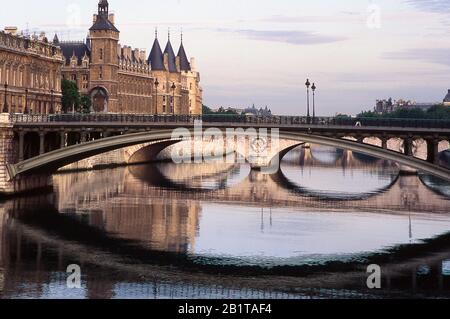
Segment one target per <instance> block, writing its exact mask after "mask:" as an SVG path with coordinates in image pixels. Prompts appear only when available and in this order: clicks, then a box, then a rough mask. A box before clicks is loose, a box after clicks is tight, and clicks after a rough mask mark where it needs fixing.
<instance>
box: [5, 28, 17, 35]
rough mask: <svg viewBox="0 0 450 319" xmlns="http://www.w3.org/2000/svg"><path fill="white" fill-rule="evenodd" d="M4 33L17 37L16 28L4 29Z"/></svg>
mask: <svg viewBox="0 0 450 319" xmlns="http://www.w3.org/2000/svg"><path fill="white" fill-rule="evenodd" d="M5 33H7V34H11V35H17V27H5Z"/></svg>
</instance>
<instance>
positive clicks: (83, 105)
mask: <svg viewBox="0 0 450 319" xmlns="http://www.w3.org/2000/svg"><path fill="white" fill-rule="evenodd" d="M91 106H92V101H91V98H90V96H89V95H82V96H81V98H80V112H81V113H84V114H89V113H91Z"/></svg>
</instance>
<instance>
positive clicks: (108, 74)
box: [53, 0, 202, 114]
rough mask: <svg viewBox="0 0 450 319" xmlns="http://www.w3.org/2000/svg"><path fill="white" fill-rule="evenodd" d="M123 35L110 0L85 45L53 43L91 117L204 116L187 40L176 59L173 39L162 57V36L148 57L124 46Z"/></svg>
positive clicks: (95, 18)
mask: <svg viewBox="0 0 450 319" xmlns="http://www.w3.org/2000/svg"><path fill="white" fill-rule="evenodd" d="M119 42H120V31H119V30H118V28H117V26H116V24H115V17H114V14H112V13H110V11H109V3H108V1H107V0H100V1H99V3H98V13H96V14H94V16H93V24H92V27H91V28H90V29H89V33H88V37H87V39H86V40H85V41H79V42H64V41H60V40H59V38H58V36H57V35H55V38H54V39H53V44H54V45H55V46H59V47H60V48H61V50H62V52H63V55H64V58H65V63H64V65H63V68H62V77H63V78H64V79H67V80H71V81H74V82H76V83H77V86H78V88H79V90H80V92H81V93H82V94H85V95H88V96H90V97H91V100H92V110H91V111H92V112H96V113H134V114H201V113H202V88H201V87H200V74H199V72H197V71H196V69H195V61H194V59H191V60H189V59H188V57H187V55H186V51H185V48H184V43H183V39H182V40H181V45H180V48H179V50H178V54H177V55H175V52H174V50H173V47H172V43H171V39H170V34H169V38H168V41H167V44H166V47H165V50H164V52H163V51H162V50H161V46H160V44H159V39H158V34H157V33H156V36H155V40H154V43H153V46H152V50H151V52H150V55H149V56H148V57H147V53H146V52H145V50H141V49H133V48H131V47H130V46H127V45H121V44H120V43H119Z"/></svg>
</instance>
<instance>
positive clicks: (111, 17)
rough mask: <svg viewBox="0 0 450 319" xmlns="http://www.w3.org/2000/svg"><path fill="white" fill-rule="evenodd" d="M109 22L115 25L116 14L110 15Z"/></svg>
mask: <svg viewBox="0 0 450 319" xmlns="http://www.w3.org/2000/svg"><path fill="white" fill-rule="evenodd" d="M108 20H109V22H111V23H112V24H115V21H116V17H115V16H114V13H110V14H109V16H108Z"/></svg>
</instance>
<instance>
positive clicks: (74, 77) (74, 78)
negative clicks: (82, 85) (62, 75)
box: [71, 74, 77, 82]
mask: <svg viewBox="0 0 450 319" xmlns="http://www.w3.org/2000/svg"><path fill="white" fill-rule="evenodd" d="M71 79H72V81H74V82H76V81H77V75H76V74H72V77H71Z"/></svg>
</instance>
